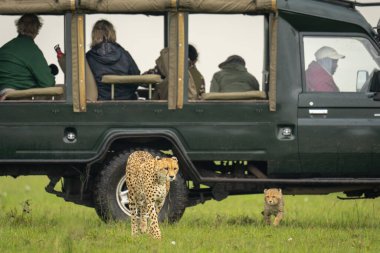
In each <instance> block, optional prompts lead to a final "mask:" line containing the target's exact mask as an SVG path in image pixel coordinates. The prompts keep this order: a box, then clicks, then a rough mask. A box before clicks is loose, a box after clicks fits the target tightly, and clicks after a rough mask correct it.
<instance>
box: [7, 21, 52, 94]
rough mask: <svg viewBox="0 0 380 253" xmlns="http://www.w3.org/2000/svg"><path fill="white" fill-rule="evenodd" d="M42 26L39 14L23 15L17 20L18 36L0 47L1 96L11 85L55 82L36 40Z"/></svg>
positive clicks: (19, 87)
mask: <svg viewBox="0 0 380 253" xmlns="http://www.w3.org/2000/svg"><path fill="white" fill-rule="evenodd" d="M41 26H42V23H41V20H40V19H39V17H38V16H36V15H34V14H25V15H23V16H22V17H21V18H20V19H18V20H17V21H16V27H17V32H18V36H17V37H16V38H14V39H12V40H11V41H9V42H7V43H6V44H4V45H3V46H2V47H1V48H0V96H1V95H2V94H3V93H5V92H6V90H10V89H11V90H12V89H13V90H25V89H30V88H42V87H50V86H54V85H55V78H54V75H53V74H52V73H51V69H50V68H49V66H48V63H47V61H46V59H45V57H44V55H43V53H42V52H41V50H40V49H39V48H38V46H37V45H36V43H35V42H34V39H35V38H36V36H37V34H38V32H39V30H40V29H41Z"/></svg>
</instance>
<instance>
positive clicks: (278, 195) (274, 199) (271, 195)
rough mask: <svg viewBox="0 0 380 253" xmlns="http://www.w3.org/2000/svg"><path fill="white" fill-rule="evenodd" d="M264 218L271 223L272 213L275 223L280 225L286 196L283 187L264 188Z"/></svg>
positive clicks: (267, 222)
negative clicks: (284, 196)
mask: <svg viewBox="0 0 380 253" xmlns="http://www.w3.org/2000/svg"><path fill="white" fill-rule="evenodd" d="M264 200H265V204H264V212H263V215H264V220H265V222H266V224H268V225H270V223H271V215H274V216H275V218H274V221H273V225H274V226H278V225H279V224H280V221H281V220H282V217H283V214H284V198H283V196H282V191H281V189H277V188H271V189H265V190H264Z"/></svg>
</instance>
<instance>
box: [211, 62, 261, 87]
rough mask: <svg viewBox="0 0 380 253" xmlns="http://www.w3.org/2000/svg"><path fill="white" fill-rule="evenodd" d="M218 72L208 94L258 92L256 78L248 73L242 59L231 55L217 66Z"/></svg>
mask: <svg viewBox="0 0 380 253" xmlns="http://www.w3.org/2000/svg"><path fill="white" fill-rule="evenodd" d="M219 68H220V69H221V70H220V71H218V72H216V73H215V74H214V76H213V78H212V80H211V87H210V92H239V91H240V92H241V91H250V90H259V83H258V81H257V80H256V78H255V77H254V76H253V75H251V74H250V73H248V71H247V69H246V67H245V61H244V59H243V58H242V57H241V56H239V55H231V56H229V57H228V58H227V60H225V61H224V62H222V63H221V64H219Z"/></svg>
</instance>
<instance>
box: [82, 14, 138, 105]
mask: <svg viewBox="0 0 380 253" xmlns="http://www.w3.org/2000/svg"><path fill="white" fill-rule="evenodd" d="M86 59H87V61H88V64H89V65H90V68H91V71H92V73H93V74H94V77H95V80H96V85H97V87H98V100H109V99H111V85H109V84H103V83H102V82H101V80H102V76H103V75H139V74H140V70H139V68H138V67H137V65H136V63H135V61H134V60H133V58H132V56H131V55H130V54H129V52H128V51H126V50H125V49H124V48H123V47H122V46H120V45H119V44H118V43H116V32H115V29H114V27H113V25H112V24H111V23H110V22H109V21H107V20H104V19H102V20H99V21H97V22H96V23H95V25H94V27H93V29H92V43H91V49H90V50H89V51H88V52H87V53H86ZM137 87H138V85H135V84H117V85H115V99H116V100H134V99H137V95H136V89H137Z"/></svg>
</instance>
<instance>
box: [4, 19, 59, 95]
mask: <svg viewBox="0 0 380 253" xmlns="http://www.w3.org/2000/svg"><path fill="white" fill-rule="evenodd" d="M37 17H39V21H40V23H42V27H41V28H40V29H39V31H38V34H37V36H36V37H35V39H34V42H35V44H36V45H37V47H38V48H39V49H40V50H41V51H42V54H43V55H41V56H40V57H39V58H37V59H36V58H34V59H33V61H30V63H28V62H27V60H26V59H27V54H28V53H30V54H32V53H33V52H37V51H38V49H35V50H36V51H33V50H32V49H30V50H27V51H26V53H25V54H24V53H22V54H21V52H22V51H21V50H18V49H15V48H16V47H14V45H11V46H9V47H4V45H5V44H7V43H8V42H10V41H11V40H13V39H15V38H17V37H18V36H19V33H18V32H17V27H16V22H17V21H18V20H20V18H21V16H19V15H17V16H13V15H12V16H6V15H1V16H0V20H1V23H2V26H3V27H6V29H3V30H2V35H1V37H0V47H2V48H3V49H4V48H7V50H5V49H4V50H3V52H2V54H3V56H2V63H3V64H4V65H3V71H4V72H3V73H9V74H7V75H8V76H11V73H10V72H9V71H15V72H17V73H19V75H15V76H14V78H13V79H11V78H8V79H7V80H6V81H4V82H3V83H2V84H1V85H0V89H3V88H4V87H5V88H14V89H15V90H17V91H19V90H26V89H27V90H29V89H30V88H44V87H47V86H49V87H51V86H52V85H53V86H54V79H55V86H61V87H62V86H64V82H65V75H64V73H63V71H62V70H61V69H60V67H59V63H58V59H57V54H56V52H55V51H54V46H55V45H57V44H59V45H60V47H61V48H62V51H64V49H65V44H64V16H62V15H60V16H51V15H49V16H47V15H38V16H37ZM30 45H31V44H28V45H25V47H24V48H28V47H29V46H30ZM12 48H13V51H14V52H11V51H12ZM17 54H20V55H19V56H18V55H17ZM5 55H8V56H9V57H10V58H12V59H13V60H15V59H17V58H18V57H20V62H24V63H23V65H22V64H21V65H20V64H19V63H20V62H19V63H15V66H16V65H17V67H15V68H14V69H13V70H12V67H11V64H7V61H8V60H7V59H6V58H7V57H6V56H5ZM45 60H46V62H47V65H50V64H54V65H55V66H56V67H57V68H55V67H53V69H54V70H53V72H55V71H58V74H56V75H55V78H54V77H53V76H51V75H50V74H49V73H50V71H49V72H47V71H45V70H46V69H49V68H47V67H46V63H45ZM27 65H31V66H27ZM0 68H1V67H0ZM28 69H29V72H30V73H29V72H28V73H27V71H28ZM30 69H32V70H30ZM0 78H1V77H0ZM3 80H4V79H3ZM9 83H12V84H11V85H10V84H9ZM12 85H14V86H15V87H13V86H12ZM48 97H49V96H39V95H36V96H34V95H33V97H30V96H29V97H28V96H26V97H22V98H18V99H22V100H30V99H31V98H32V99H35V100H40V99H42V100H49V98H48ZM56 99H57V97H56ZM59 99H60V100H62V99H63V96H60V98H59ZM7 100H12V96H9V97H8V98H6V100H4V101H7Z"/></svg>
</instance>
